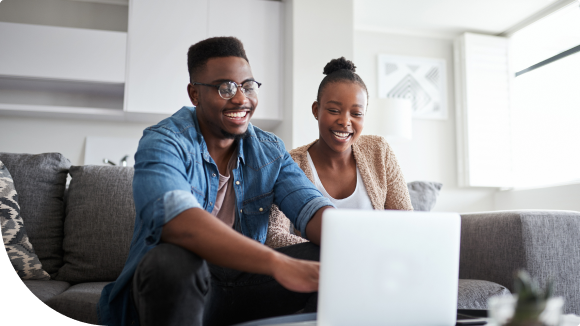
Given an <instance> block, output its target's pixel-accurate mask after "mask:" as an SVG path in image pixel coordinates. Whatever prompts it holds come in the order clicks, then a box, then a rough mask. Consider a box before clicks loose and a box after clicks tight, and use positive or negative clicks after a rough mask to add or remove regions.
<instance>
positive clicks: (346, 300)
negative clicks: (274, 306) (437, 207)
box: [318, 209, 461, 326]
mask: <svg viewBox="0 0 580 326" xmlns="http://www.w3.org/2000/svg"><path fill="white" fill-rule="evenodd" d="M460 224H461V220H460V217H459V215H458V214H456V213H429V212H408V211H378V210H347V209H340V210H339V209H329V210H326V211H324V215H323V220H322V243H321V253H320V255H321V256H320V263H321V265H320V285H319V294H318V326H342V325H344V326H347V325H348V326H352V325H397V326H405V325H409V326H411V325H414V326H415V325H423V326H430V325H433V326H435V325H449V326H451V325H455V319H456V309H457V284H458V278H459V241H460V228H461V225H460Z"/></svg>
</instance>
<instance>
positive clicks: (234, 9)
mask: <svg viewBox="0 0 580 326" xmlns="http://www.w3.org/2000/svg"><path fill="white" fill-rule="evenodd" d="M282 6H283V4H282V3H281V2H278V1H260V0H211V1H210V4H209V14H208V17H209V31H208V37H213V36H235V37H237V38H238V39H240V40H241V41H242V43H244V49H245V50H246V55H247V56H248V60H250V66H251V67H252V73H253V74H254V78H255V79H256V80H257V81H259V82H261V83H262V86H261V87H260V95H259V98H258V100H259V102H258V108H257V110H256V112H255V113H254V116H253V118H252V119H253V120H260V119H274V120H276V119H279V120H281V119H282V110H281V109H282V103H283V102H282V94H283V89H282V82H283V79H282V71H283V64H282V63H283V62H284V61H283V53H282V42H281V40H282V32H283V29H282V22H283V17H282V14H283V7H282Z"/></svg>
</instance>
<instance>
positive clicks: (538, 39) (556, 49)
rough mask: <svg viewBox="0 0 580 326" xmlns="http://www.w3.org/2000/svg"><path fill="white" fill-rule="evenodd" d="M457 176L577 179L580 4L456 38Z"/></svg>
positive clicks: (514, 183) (513, 180)
mask: <svg viewBox="0 0 580 326" xmlns="http://www.w3.org/2000/svg"><path fill="white" fill-rule="evenodd" d="M455 69H456V95H457V101H456V105H457V127H458V128H457V137H458V166H459V183H460V185H463V186H480V187H510V188H522V187H542V186H549V185H556V184H563V183H573V182H580V8H579V7H578V4H576V3H574V4H572V5H569V6H566V7H564V8H562V9H560V10H558V11H556V12H554V13H552V14H550V15H549V16H546V17H544V18H543V19H541V20H539V21H537V22H535V23H533V24H531V25H528V26H527V27H525V28H523V29H521V30H519V31H518V32H516V33H514V34H513V35H512V36H511V37H509V38H506V37H498V36H488V35H478V34H470V33H465V34H464V35H463V36H462V37H461V38H459V39H458V40H457V41H456V43H455Z"/></svg>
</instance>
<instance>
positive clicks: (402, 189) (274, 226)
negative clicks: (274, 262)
mask: <svg viewBox="0 0 580 326" xmlns="http://www.w3.org/2000/svg"><path fill="white" fill-rule="evenodd" d="M315 142H317V140H315V141H313V142H312V143H310V144H308V145H304V146H302V147H298V148H296V149H293V150H291V151H290V155H291V156H292V159H294V161H295V162H296V163H297V164H298V166H299V167H300V168H301V169H302V171H304V173H305V174H306V176H307V177H308V179H310V181H312V183H314V176H313V174H312V170H311V169H310V165H309V164H308V158H307V156H306V153H307V151H308V149H309V148H310V146H312V144H314V143H315ZM352 149H353V152H354V160H355V162H356V165H357V167H358V169H359V171H360V174H361V176H362V180H363V183H364V185H365V188H366V190H367V193H368V194H369V197H370V199H371V203H372V204H373V207H374V209H397V210H409V211H411V210H413V206H411V198H410V197H409V191H408V189H407V183H406V182H405V179H404V178H403V173H402V172H401V169H400V167H399V163H397V159H396V158H395V154H394V153H393V151H392V150H391V147H390V146H389V144H387V141H386V140H385V139H384V138H383V137H380V136H374V135H363V136H360V137H359V139H358V140H357V142H356V143H354V144H353V145H352ZM289 228H290V220H289V219H288V218H287V217H286V216H285V215H284V213H282V212H281V211H280V209H279V208H278V207H277V206H276V205H272V208H271V211H270V223H269V225H268V237H267V238H266V245H267V246H269V247H271V248H279V247H285V246H290V245H293V244H296V243H301V242H306V241H308V240H306V239H304V238H302V237H300V236H297V235H294V234H291V233H290V231H289Z"/></svg>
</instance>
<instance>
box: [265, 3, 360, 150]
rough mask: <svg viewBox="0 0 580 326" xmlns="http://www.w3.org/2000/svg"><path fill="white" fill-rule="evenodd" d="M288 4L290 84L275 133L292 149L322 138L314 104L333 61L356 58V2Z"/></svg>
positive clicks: (287, 54) (288, 84) (288, 66)
mask: <svg viewBox="0 0 580 326" xmlns="http://www.w3.org/2000/svg"><path fill="white" fill-rule="evenodd" d="M284 3H285V5H286V8H285V10H286V19H287V22H286V23H287V24H286V27H287V28H291V30H290V31H287V37H288V38H289V39H290V40H289V42H287V43H286V51H285V52H286V60H285V62H286V65H287V68H286V69H287V71H286V74H287V76H286V85H287V87H288V89H287V92H286V93H285V95H286V99H285V106H284V121H283V122H282V124H281V125H280V126H279V127H277V128H276V129H275V130H274V132H275V133H276V134H278V135H279V136H280V137H281V138H282V140H284V142H285V144H286V148H287V149H288V150H290V149H292V148H296V147H298V146H302V145H305V144H307V143H310V142H312V141H313V140H315V139H317V138H318V126H317V124H316V122H315V120H314V118H313V117H312V113H311V108H312V103H313V102H314V101H315V100H316V92H317V90H318V85H319V84H320V82H321V81H322V78H324V75H323V74H322V70H323V68H324V66H325V65H326V63H327V62H328V61H330V60H331V59H333V58H338V57H341V56H344V57H345V58H347V59H352V58H353V49H354V43H353V34H354V16H353V8H354V5H353V0H317V1H311V0H289V1H284Z"/></svg>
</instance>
